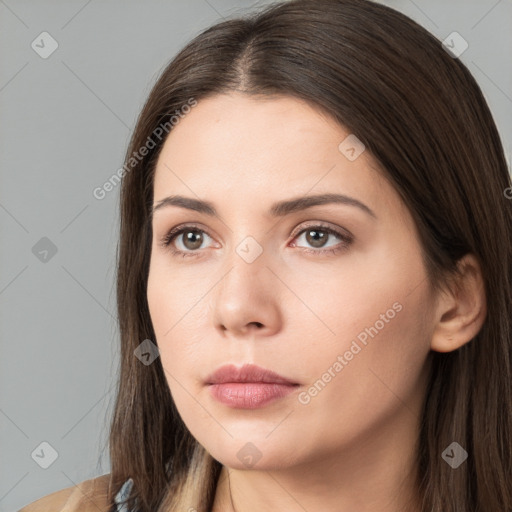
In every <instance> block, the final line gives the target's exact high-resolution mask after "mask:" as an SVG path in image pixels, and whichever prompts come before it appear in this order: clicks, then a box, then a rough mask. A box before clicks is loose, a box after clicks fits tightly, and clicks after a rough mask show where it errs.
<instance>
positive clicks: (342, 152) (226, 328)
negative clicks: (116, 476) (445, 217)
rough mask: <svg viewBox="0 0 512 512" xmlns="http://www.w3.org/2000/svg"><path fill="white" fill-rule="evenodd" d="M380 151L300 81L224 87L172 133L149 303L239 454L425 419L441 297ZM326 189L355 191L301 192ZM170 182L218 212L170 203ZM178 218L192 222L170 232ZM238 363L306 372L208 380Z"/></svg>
mask: <svg viewBox="0 0 512 512" xmlns="http://www.w3.org/2000/svg"><path fill="white" fill-rule="evenodd" d="M347 137H349V138H348V139H347ZM361 151H362V152H361ZM372 163H373V165H374V168H372V167H371V165H372ZM375 166H376V164H375V162H374V161H372V158H371V156H370V154H369V152H368V151H364V147H362V146H361V145H360V142H359V141H358V140H357V139H354V136H353V135H352V136H350V133H349V132H348V131H346V130H345V129H343V128H342V127H340V126H339V125H338V124H336V123H335V122H334V121H333V120H330V119H328V118H326V117H324V116H322V115H320V114H319V113H318V111H317V110H315V109H314V108H312V107H310V106H308V105H307V104H306V103H304V102H301V101H299V100H297V99H293V98H290V97H279V98H274V99H255V98H254V97H253V98H251V97H250V96H246V95H242V94H239V93H233V94H230V95H217V96H214V97H210V98H208V99H205V100H202V101H199V103H198V104H197V106H195V107H194V108H192V109H191V111H190V113H188V114H187V115H186V116H185V117H184V118H183V119H182V120H181V121H180V122H179V124H178V125H176V126H175V127H174V128H173V130H172V131H171V133H170V135H169V136H168V138H167V140H166V141H165V145H164V147H163V150H162V152H161V154H160V157H159V160H158V163H157V166H156V172H155V181H154V207H155V206H156V205H159V204H160V207H159V208H157V209H156V210H155V211H154V215H153V224H152V226H153V242H152V251H151V263H150V271H149V280H148V289H147V297H148V302H149V308H150V314H151V320H152V323H153V327H154V331H155V334H156V343H157V345H158V348H159V352H160V357H161V363H162V365H163V368H164V370H165V375H166V377H167V381H168V384H169V388H170V391H171V394H172V397H173V399H174V401H175V403H176V406H177V408H178V411H179V413H180V415H181V417H182V419H183V421H184V423H185V424H186V426H187V427H188V429H189V430H190V432H191V433H192V435H193V436H194V437H195V438H196V439H197V440H198V441H199V442H200V443H201V444H202V445H203V446H204V447H205V448H206V449H207V450H208V451H209V452H210V453H211V454H212V456H213V457H214V458H216V459H217V460H219V461H220V462H221V463H223V464H224V465H226V466H228V467H232V468H247V467H252V465H254V464H256V466H257V467H258V468H262V469H266V468H278V467H285V466H286V467H290V466H293V465H299V464H303V463H308V462H311V461H313V460H314V459H317V460H319V458H321V457H328V456H331V455H333V454H338V455H339V454H341V453H345V454H346V455H347V456H348V454H350V453H356V451H357V450H358V449H359V448H360V447H361V446H364V445H365V444H367V443H369V442H371V443H375V442H376V440H379V439H380V440H381V441H382V442H384V440H385V439H386V438H387V439H388V440H389V436H394V437H393V438H394V439H395V440H396V441H397V443H398V442H403V443H404V444H407V441H408V440H412V439H413V437H414V435H415V432H416V430H415V429H416V428H417V421H418V417H419V410H420V409H419V408H420V405H421V400H422V397H423V392H424V387H425V384H426V370H427V363H426V358H427V355H428V353H429V351H430V340H431V334H432V325H433V319H432V316H433V313H431V312H432V309H433V300H434V298H433V296H432V294H431V291H430V288H429V284H428V281H427V278H426V273H425V268H424V266H423V263H422V258H421V249H420V245H419V240H418V236H417V231H416V229H415V226H414V224H413V221H412V217H411V216H410V214H409V212H408V210H407V209H406V208H405V206H404V204H403V202H402V201H401V199H400V198H399V196H398V194H397V193H396V191H395V190H394V188H393V187H392V186H391V185H390V184H389V183H388V182H387V181H386V180H385V179H383V177H382V176H381V175H380V174H379V171H378V170H377V169H376V168H375ZM325 194H339V195H342V196H346V197H348V198H351V199H350V201H348V200H347V201H344V202H326V203H324V204H315V205H313V206H309V207H307V208H305V207H304V206H307V205H308V203H307V202H304V203H301V202H298V203H295V202H293V201H295V200H296V199H299V198H308V197H309V198H311V197H314V196H318V195H320V196H322V195H325ZM169 196H183V197H184V198H186V199H187V200H190V202H191V203H190V206H193V204H195V205H198V204H200V202H208V205H209V207H210V208H211V210H214V211H215V212H216V213H215V214H214V215H211V214H209V213H208V212H207V211H206V210H207V209H206V208H202V209H201V211H199V210H197V209H193V208H191V207H185V200H183V201H181V205H182V206H179V205H177V204H171V202H170V201H168V202H167V203H162V204H161V201H163V200H164V199H165V198H167V197H169ZM192 201H193V203H192ZM290 201H292V202H291V203H290ZM356 201H357V202H356ZM278 203H283V204H284V206H280V207H276V206H275V205H276V204H278ZM314 203H315V201H312V202H311V204H314ZM372 212H373V213H372ZM210 213H211V212H210ZM176 227H185V228H187V229H188V230H189V231H185V232H184V233H181V234H178V235H177V236H176V237H174V238H172V240H171V242H170V244H169V245H168V246H167V247H165V246H164V245H163V242H162V240H163V239H165V236H166V235H167V234H168V233H169V232H170V230H172V229H173V228H176ZM328 230H333V231H332V232H329V231H328ZM336 233H339V234H336ZM172 251H181V252H178V253H173V252H172ZM226 364H232V365H235V366H236V367H240V366H242V365H244V364H254V365H258V366H260V367H263V368H265V369H267V370H270V371H273V372H276V373H277V374H279V375H281V376H282V377H284V378H285V379H287V381H289V382H291V383H293V384H294V385H286V384H278V383H276V381H275V379H271V378H269V379H268V380H269V381H272V382H274V383H273V384H272V383H267V384H264V383H262V382H261V380H262V377H261V375H253V376H252V377H251V376H250V375H249V374H247V375H246V377H247V378H248V380H249V381H251V382H252V384H250V383H245V384H243V383H242V384H241V383H231V384H224V385H221V384H217V385H212V384H211V382H212V381H211V379H209V376H210V375H211V374H212V373H213V372H214V371H215V370H217V369H218V368H219V367H221V366H223V365H226ZM226 379H227V380H228V381H230V380H231V381H233V378H231V379H230V378H229V376H228V377H226ZM258 382H259V383H258ZM388 427H389V428H388Z"/></svg>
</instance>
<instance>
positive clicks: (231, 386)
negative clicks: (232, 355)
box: [209, 382, 297, 409]
mask: <svg viewBox="0 0 512 512" xmlns="http://www.w3.org/2000/svg"><path fill="white" fill-rule="evenodd" d="M209 388H210V393H211V394H212V396H213V397H214V398H215V399H216V400H218V401H219V402H221V403H223V404H225V405H227V406H229V407H233V408H236V409H257V408H258V407H263V406H264V405H266V404H268V403H270V402H273V401H274V400H277V399H278V398H282V397H284V396H286V395H289V394H290V393H292V392H293V391H295V389H296V388H297V385H295V384H275V383H271V382H268V383H267V382H226V383H225V384H210V386H209Z"/></svg>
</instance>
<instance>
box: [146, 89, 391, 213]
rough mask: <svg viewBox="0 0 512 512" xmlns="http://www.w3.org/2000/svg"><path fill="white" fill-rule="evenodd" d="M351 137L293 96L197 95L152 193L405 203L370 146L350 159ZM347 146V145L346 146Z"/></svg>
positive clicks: (170, 140)
mask: <svg viewBox="0 0 512 512" xmlns="http://www.w3.org/2000/svg"><path fill="white" fill-rule="evenodd" d="M349 136H350V137H353V135H351V134H350V132H349V131H348V130H347V129H346V128H344V127H343V126H341V125H339V124H338V123H336V122H335V121H334V120H333V119H332V118H330V117H328V116H326V115H324V114H322V113H321V112H320V111H319V110H318V109H315V107H314V106H310V105H309V104H307V103H306V102H304V101H301V100H298V99H295V98H292V97H286V96H281V97H273V98H271V99H268V98H264V99H261V98H260V97H258V98H256V97H252V96H248V95H245V94H241V93H230V94H222V95H216V96H212V97H209V98H206V99H203V100H200V101H199V102H198V104H197V105H196V106H195V107H193V108H192V109H191V111H190V112H189V113H188V114H187V115H186V116H184V117H183V118H182V119H181V120H180V122H179V123H178V124H177V125H175V126H174V128H173V129H172V131H171V132H170V134H169V136H168V137H167V139H166V141H165V143H164V146H163V148H162V151H161V153H160V155H159V159H158V162H157V165H156V169H155V181H154V196H155V197H154V199H155V202H157V201H158V200H159V199H162V198H163V197H165V196H166V195H168V194H170V193H175V194H184V195H189V196H191V195H195V196H197V197H201V198H211V199H212V200H217V199H218V200H219V201H220V200H224V201H225V200H226V198H230V201H235V199H236V198H237V199H238V200H240V201H241V203H243V204H245V205H247V206H249V205H251V207H257V206H258V205H261V207H262V208H264V205H263V203H262V201H266V200H267V199H268V202H269V203H270V202H272V200H273V199H274V200H278V199H280V198H282V197H283V196H287V197H288V196H298V195H304V194H307V193H326V192H337V193H343V194H347V195H351V196H354V197H356V198H358V199H361V200H363V201H364V202H366V203H367V204H369V203H371V204H372V205H373V206H371V207H372V208H374V209H376V210H378V209H379V205H380V207H381V208H382V207H385V208H388V209H389V208H391V209H393V208H400V200H399V198H398V196H397V194H396V192H395V191H394V189H393V188H392V187H391V186H390V185H389V184H388V183H387V181H386V180H384V178H383V177H382V175H381V173H380V172H379V171H378V169H377V168H378V165H377V163H376V162H375V161H374V159H373V158H372V157H371V156H370V155H369V153H368V152H367V151H363V152H362V153H361V154H360V156H358V157H357V158H356V159H355V160H350V159H348V158H347V156H346V155H345V154H344V153H343V152H342V151H341V150H340V143H343V142H344V141H345V140H352V139H347V137H349ZM342 148H343V144H342Z"/></svg>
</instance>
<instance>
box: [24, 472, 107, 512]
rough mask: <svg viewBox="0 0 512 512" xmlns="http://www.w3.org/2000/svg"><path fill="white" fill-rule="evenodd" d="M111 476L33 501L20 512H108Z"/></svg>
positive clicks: (87, 481) (93, 479) (88, 481)
mask: <svg viewBox="0 0 512 512" xmlns="http://www.w3.org/2000/svg"><path fill="white" fill-rule="evenodd" d="M109 484H110V474H106V475H102V476H99V477H96V478H91V479H90V480H84V481H83V482H81V483H79V484H78V485H73V486H71V487H67V488H65V489H62V490H60V491H56V492H54V493H52V494H48V495H47V496H44V497H43V498H39V499H38V500H36V501H33V502H32V503H30V504H29V505H27V506H25V507H23V508H22V509H20V510H18V512H107V511H108V509H109V508H110V506H109V504H108V501H107V493H108V488H109Z"/></svg>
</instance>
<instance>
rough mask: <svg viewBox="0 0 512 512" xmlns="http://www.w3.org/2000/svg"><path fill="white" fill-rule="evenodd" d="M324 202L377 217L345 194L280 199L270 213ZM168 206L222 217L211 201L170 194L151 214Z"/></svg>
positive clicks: (281, 215) (298, 209)
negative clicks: (356, 209)
mask: <svg viewBox="0 0 512 512" xmlns="http://www.w3.org/2000/svg"><path fill="white" fill-rule="evenodd" d="M324 204H342V205H347V206H354V207H356V208H359V209H360V210H362V211H363V212H365V213H366V214H368V215H369V216H371V217H372V218H374V219H376V218H377V215H376V214H375V212H374V211H373V210H372V209H371V208H369V207H368V206H366V205H365V204H364V203H362V202H361V201H359V200H357V199H355V198H353V197H349V196H346V195H343V194H319V195H311V196H302V197H296V198H293V199H288V200H286V201H278V202H277V203H274V204H273V205H272V206H271V207H270V210H269V213H270V215H271V216H272V217H284V216H285V215H289V214H291V213H295V212H299V211H302V210H305V209H307V208H311V207H313V206H319V205H324ZM168 206H178V207H180V208H186V209H187V210H193V211H196V212H199V213H203V214H205V215H209V216H211V217H217V218H220V216H219V214H218V212H217V210H216V209H215V206H214V205H213V204H212V203H211V202H209V201H203V200H200V199H194V198H191V197H184V196H180V195H173V196H169V197H166V198H164V199H162V200H161V201H159V202H158V203H156V204H155V205H154V206H153V209H152V211H151V216H153V214H154V213H155V212H156V211H158V210H161V209H162V208H164V207H168Z"/></svg>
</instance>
